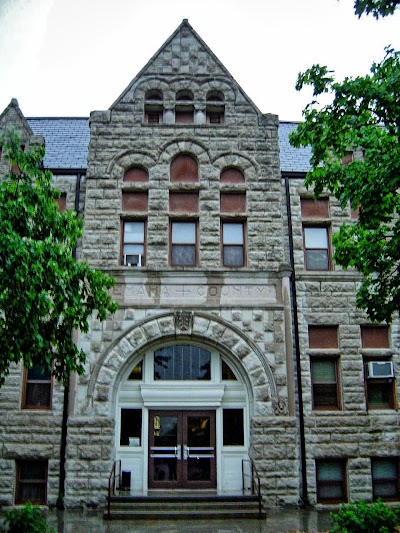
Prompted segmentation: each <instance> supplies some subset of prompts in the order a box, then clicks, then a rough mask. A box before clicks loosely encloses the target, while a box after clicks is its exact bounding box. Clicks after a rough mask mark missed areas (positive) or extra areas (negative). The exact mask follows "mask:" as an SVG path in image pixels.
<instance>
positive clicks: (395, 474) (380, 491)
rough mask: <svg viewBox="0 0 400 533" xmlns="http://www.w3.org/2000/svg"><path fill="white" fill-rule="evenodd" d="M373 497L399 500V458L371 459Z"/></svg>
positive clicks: (375, 498)
mask: <svg viewBox="0 0 400 533" xmlns="http://www.w3.org/2000/svg"><path fill="white" fill-rule="evenodd" d="M371 473H372V495H373V499H374V500H377V499H378V498H380V499H382V500H398V499H399V496H400V493H399V458H398V457H387V458H379V459H378V458H374V459H371Z"/></svg>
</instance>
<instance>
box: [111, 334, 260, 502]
mask: <svg viewBox="0 0 400 533" xmlns="http://www.w3.org/2000/svg"><path fill="white" fill-rule="evenodd" d="M242 374H243V372H241V370H240V369H239V368H238V367H237V365H236V364H235V363H234V362H233V359H229V358H228V357H227V356H224V355H221V354H220V353H219V351H218V350H216V349H215V348H212V347H210V346H207V345H205V344H204V343H199V342H193V341H190V342H189V341H188V340H187V339H183V340H181V341H179V340H174V341H173V342H171V341H170V342H163V343H160V344H159V345H157V344H156V345H154V346H151V347H149V348H148V349H146V350H144V351H142V352H141V354H140V355H136V356H135V355H133V356H132V359H131V365H130V366H129V367H128V368H127V370H126V371H125V373H124V376H123V377H122V379H121V382H120V387H119V391H118V394H117V398H116V442H115V446H116V459H117V460H119V459H120V460H121V466H122V471H123V472H125V474H124V480H125V483H126V484H128V486H129V488H130V489H131V490H132V491H134V492H146V491H147V490H152V489H163V490H165V489H170V490H174V489H179V490H184V489H190V490H196V489H215V490H218V492H225V493H229V492H230V493H232V492H240V491H241V490H242V460H243V459H246V458H247V457H248V449H249V444H250V443H249V409H250V401H251V400H250V399H249V395H248V392H247V387H246V384H245V378H244V377H243V375H242Z"/></svg>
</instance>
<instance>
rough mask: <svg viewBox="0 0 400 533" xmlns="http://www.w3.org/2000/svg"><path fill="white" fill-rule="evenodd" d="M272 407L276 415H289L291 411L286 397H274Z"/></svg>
mask: <svg viewBox="0 0 400 533" xmlns="http://www.w3.org/2000/svg"><path fill="white" fill-rule="evenodd" d="M272 407H273V409H274V413H275V414H276V416H287V414H288V412H289V411H288V406H287V401H286V398H280V397H279V396H278V397H277V398H274V399H273V400H272Z"/></svg>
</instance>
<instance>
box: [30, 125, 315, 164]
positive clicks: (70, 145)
mask: <svg viewBox="0 0 400 533" xmlns="http://www.w3.org/2000/svg"><path fill="white" fill-rule="evenodd" d="M27 122H28V124H29V126H30V127H31V128H32V130H33V132H34V133H35V134H36V135H43V137H44V138H45V141H46V156H45V159H44V166H45V167H46V168H49V169H51V170H54V169H65V170H85V169H86V168H87V156H88V146H89V133H90V132H89V119H88V118H86V117H79V118H76V117H75V118H61V117H55V118H28V119H27ZM296 127H297V122H280V123H279V131H278V133H279V148H280V158H281V171H282V172H307V171H308V170H309V168H310V156H311V149H310V148H300V149H298V148H293V146H291V145H290V143H289V133H290V132H291V131H293V130H295V129H296Z"/></svg>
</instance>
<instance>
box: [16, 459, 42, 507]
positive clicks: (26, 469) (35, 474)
mask: <svg viewBox="0 0 400 533" xmlns="http://www.w3.org/2000/svg"><path fill="white" fill-rule="evenodd" d="M16 473H17V479H16V495H15V503H16V504H20V503H26V502H31V503H33V504H40V505H45V504H46V503H47V502H46V500H47V461H39V460H29V461H28V460H26V461H25V460H24V461H22V460H21V461H17V463H16Z"/></svg>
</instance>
